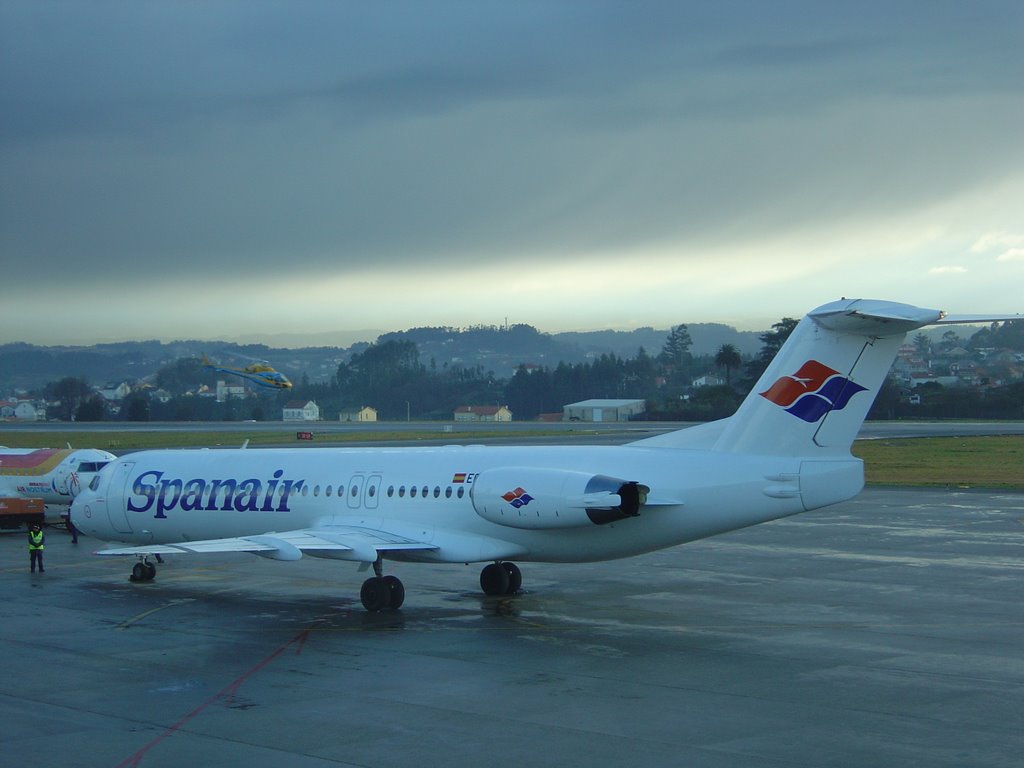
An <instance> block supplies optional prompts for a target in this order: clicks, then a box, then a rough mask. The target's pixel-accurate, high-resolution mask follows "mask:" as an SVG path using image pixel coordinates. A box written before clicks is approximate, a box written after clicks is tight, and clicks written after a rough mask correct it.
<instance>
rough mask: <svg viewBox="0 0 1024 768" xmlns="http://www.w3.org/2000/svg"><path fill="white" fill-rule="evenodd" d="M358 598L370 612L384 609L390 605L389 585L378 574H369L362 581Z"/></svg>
mask: <svg viewBox="0 0 1024 768" xmlns="http://www.w3.org/2000/svg"><path fill="white" fill-rule="evenodd" d="M403 592H404V590H403ZM402 597H403V598H404V597H405V595H404V594H403V595H402ZM359 599H360V600H362V602H363V608H365V609H366V610H368V611H370V612H371V613H376V612H377V611H383V610H386V609H387V608H388V607H389V606H390V605H391V586H390V585H389V584H388V582H387V581H386V580H385V579H383V578H381V577H380V576H371V577H370V578H368V579H367V580H366V581H364V582H363V586H362V589H360V590H359Z"/></svg>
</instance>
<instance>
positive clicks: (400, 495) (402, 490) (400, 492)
mask: <svg viewBox="0 0 1024 768" xmlns="http://www.w3.org/2000/svg"><path fill="white" fill-rule="evenodd" d="M404 496H405V486H404V485H400V486H398V498H400V499H401V498H403V497H404Z"/></svg>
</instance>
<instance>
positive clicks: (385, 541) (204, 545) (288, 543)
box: [96, 525, 438, 563]
mask: <svg viewBox="0 0 1024 768" xmlns="http://www.w3.org/2000/svg"><path fill="white" fill-rule="evenodd" d="M435 549H438V547H437V546H436V545H434V544H429V543H427V542H422V541H416V540H414V539H410V538H408V537H405V536H401V535H398V534H393V533H389V532H387V531H381V530H377V529H372V528H359V527H356V526H343V525H337V526H329V527H322V528H304V529H301V530H296V531H282V532H273V533H264V534H259V535H254V536H237V537H230V538H224V539H206V540H203V541H182V542H176V543H174V544H147V545H139V546H131V547H115V548H113V549H101V550H100V551H98V552H97V553H96V554H97V555H175V554H184V553H196V554H210V553H223V552H249V553H252V554H254V555H261V556H262V557H269V558H271V559H272V560H298V559H299V558H300V557H302V555H303V553H309V554H312V555H316V556H320V557H331V558H337V559H339V560H353V561H355V562H362V563H372V562H374V561H375V560H376V559H377V553H378V552H396V551H413V550H419V551H425V550H435Z"/></svg>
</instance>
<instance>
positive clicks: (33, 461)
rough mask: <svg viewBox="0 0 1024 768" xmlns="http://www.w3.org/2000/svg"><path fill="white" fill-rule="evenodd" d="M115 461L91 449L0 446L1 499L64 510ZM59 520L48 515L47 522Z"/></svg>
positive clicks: (57, 517) (108, 455) (111, 455)
mask: <svg viewBox="0 0 1024 768" xmlns="http://www.w3.org/2000/svg"><path fill="white" fill-rule="evenodd" d="M116 458H117V457H116V456H114V454H112V453H107V452H106V451H100V450H96V449H93V448H78V449H72V448H6V447H3V446H0V498H22V499H42V500H43V504H45V505H47V506H50V505H56V506H60V507H67V506H69V505H70V504H71V500H72V499H73V498H74V497H75V495H76V494H77V493H78V491H79V490H80V489H81V488H84V487H85V486H87V485H88V484H89V482H90V481H91V480H92V477H93V475H95V474H96V473H97V472H99V471H100V470H101V469H102V468H103V467H105V466H106V465H107V463H109V462H111V461H113V460H114V459H116ZM48 512H49V510H48ZM59 519H60V516H59V515H57V516H51V514H48V515H47V519H46V521H47V522H48V523H49V522H58V521H59Z"/></svg>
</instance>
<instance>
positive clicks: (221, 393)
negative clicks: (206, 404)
mask: <svg viewBox="0 0 1024 768" xmlns="http://www.w3.org/2000/svg"><path fill="white" fill-rule="evenodd" d="M246 394H247V393H246V390H245V387H229V386H228V385H227V383H226V382H223V381H218V382H217V402H218V403H223V402H224V401H225V400H227V399H228V398H229V397H235V398H239V397H245V396H246Z"/></svg>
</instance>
